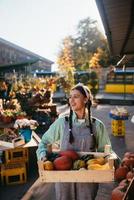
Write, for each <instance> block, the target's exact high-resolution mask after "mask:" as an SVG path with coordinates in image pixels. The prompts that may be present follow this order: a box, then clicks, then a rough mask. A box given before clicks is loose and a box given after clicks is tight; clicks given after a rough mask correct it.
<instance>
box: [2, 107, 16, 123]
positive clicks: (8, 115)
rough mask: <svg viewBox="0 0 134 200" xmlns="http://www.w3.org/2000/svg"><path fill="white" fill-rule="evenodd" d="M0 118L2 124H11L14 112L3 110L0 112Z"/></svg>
mask: <svg viewBox="0 0 134 200" xmlns="http://www.w3.org/2000/svg"><path fill="white" fill-rule="evenodd" d="M1 117H2V121H3V122H4V123H6V124H7V123H11V122H12V121H13V118H14V112H13V111H12V110H10V109H6V110H3V111H2V112H1Z"/></svg>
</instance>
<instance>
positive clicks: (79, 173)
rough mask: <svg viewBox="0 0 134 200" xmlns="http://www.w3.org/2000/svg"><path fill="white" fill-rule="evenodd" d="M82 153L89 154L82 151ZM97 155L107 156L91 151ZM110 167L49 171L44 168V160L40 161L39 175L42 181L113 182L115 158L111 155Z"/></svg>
mask: <svg viewBox="0 0 134 200" xmlns="http://www.w3.org/2000/svg"><path fill="white" fill-rule="evenodd" d="M80 154H83V155H84V154H89V152H88V153H84V152H83V153H82V152H81V153H80ZM90 154H94V155H95V157H99V156H105V154H104V153H96V152H95V153H93V152H92V153H90ZM108 162H109V166H110V169H109V170H65V171H58V170H53V171H48V170H44V168H43V162H42V161H38V169H39V177H40V181H41V182H46V183H47V182H53V183H54V182H83V183H84V182H85V183H88V182H97V183H99V182H101V183H102V182H111V181H114V159H113V157H112V156H111V157H109V159H108Z"/></svg>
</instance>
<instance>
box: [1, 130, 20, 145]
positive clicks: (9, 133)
mask: <svg viewBox="0 0 134 200" xmlns="http://www.w3.org/2000/svg"><path fill="white" fill-rule="evenodd" d="M17 137H18V134H17V132H16V131H15V129H13V128H12V129H11V128H5V129H3V131H1V133H0V141H5V142H12V140H13V139H15V138H17Z"/></svg>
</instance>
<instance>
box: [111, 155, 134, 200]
mask: <svg viewBox="0 0 134 200" xmlns="http://www.w3.org/2000/svg"><path fill="white" fill-rule="evenodd" d="M133 179H134V152H126V153H125V154H124V157H123V159H122V161H121V164H120V166H119V168H117V169H116V170H115V180H116V181H117V184H118V185H117V187H116V188H114V189H113V191H112V200H125V199H129V200H131V199H133V197H131V194H127V193H128V189H129V187H130V185H131V184H132V181H133ZM131 190H132V191H131V193H133V194H134V187H133V188H131ZM126 195H128V196H129V197H128V198H125V196H126Z"/></svg>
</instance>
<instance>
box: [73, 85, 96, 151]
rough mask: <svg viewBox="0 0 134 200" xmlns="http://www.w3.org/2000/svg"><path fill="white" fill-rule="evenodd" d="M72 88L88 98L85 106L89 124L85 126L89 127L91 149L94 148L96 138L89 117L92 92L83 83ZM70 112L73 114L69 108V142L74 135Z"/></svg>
mask: <svg viewBox="0 0 134 200" xmlns="http://www.w3.org/2000/svg"><path fill="white" fill-rule="evenodd" d="M72 90H78V91H79V92H80V93H81V94H82V95H83V96H84V97H86V98H87V99H88V101H87V103H86V107H87V109H88V120H89V121H88V123H89V125H88V126H87V127H88V128H89V130H90V134H91V137H92V145H91V149H94V148H95V146H96V138H95V135H94V131H93V124H92V118H91V106H92V101H93V98H92V94H91V92H90V90H89V89H88V87H86V86H85V85H83V84H81V83H79V84H77V85H76V86H74V87H73V88H72ZM72 114H73V111H72V110H71V108H70V115H69V132H70V138H69V142H70V143H73V142H74V136H73V133H72V127H73V124H72Z"/></svg>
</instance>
